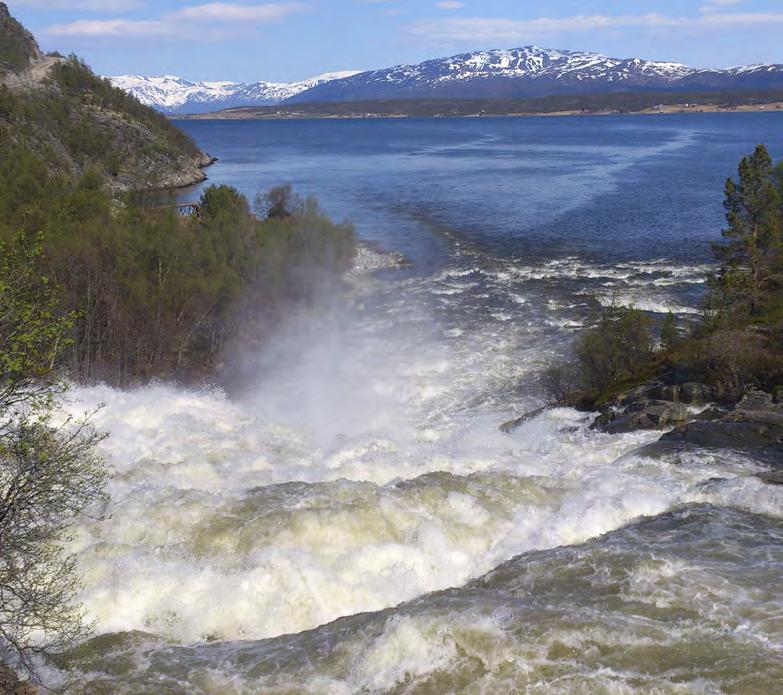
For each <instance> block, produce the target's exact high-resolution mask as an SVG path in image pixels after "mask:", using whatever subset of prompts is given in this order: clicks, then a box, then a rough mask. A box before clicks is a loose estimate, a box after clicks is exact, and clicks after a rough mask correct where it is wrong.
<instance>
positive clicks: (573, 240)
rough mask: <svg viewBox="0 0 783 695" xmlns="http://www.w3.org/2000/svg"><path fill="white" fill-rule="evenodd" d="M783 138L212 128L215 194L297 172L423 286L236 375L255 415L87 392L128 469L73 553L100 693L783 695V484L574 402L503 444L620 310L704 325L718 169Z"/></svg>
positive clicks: (729, 129) (350, 309)
mask: <svg viewBox="0 0 783 695" xmlns="http://www.w3.org/2000/svg"><path fill="white" fill-rule="evenodd" d="M782 124H783V122H782V121H781V119H780V118H779V117H777V115H774V116H767V117H766V120H765V117H764V116H757V115H746V114H742V115H739V116H736V117H735V116H728V117H727V116H723V117H715V116H704V117H701V116H692V117H690V118H685V119H682V118H676V117H675V118H671V119H669V118H661V119H659V120H653V119H630V118H629V119H619V118H618V119H552V120H546V121H544V120H542V119H497V120H495V119H493V120H492V121H482V122H478V121H475V122H472V121H458V122H454V121H444V122H442V123H439V122H434V121H426V122H413V121H412V122H404V123H394V122H382V123H374V122H370V123H365V122H361V123H350V124H349V123H343V122H340V123H334V122H317V123H315V122H302V123H291V122H284V123H278V122H274V123H223V122H215V123H209V122H206V123H205V122H193V123H187V124H186V127H187V128H189V129H190V130H191V132H192V134H193V135H194V136H195V137H196V138H197V140H198V141H199V144H200V145H201V146H202V147H204V148H205V149H206V150H207V151H210V152H212V153H213V154H216V155H218V156H219V157H221V162H220V163H219V164H218V165H217V166H216V167H215V168H214V170H212V171H211V176H212V179H213V180H214V181H216V182H217V181H219V182H228V183H232V184H237V185H238V186H239V187H240V188H242V189H243V190H244V191H245V192H248V193H252V192H253V191H254V189H256V188H258V187H261V188H263V187H268V186H270V185H272V184H274V183H278V182H280V181H281V180H286V181H292V182H293V183H294V184H295V185H296V186H297V188H299V189H301V190H302V192H305V193H311V192H312V193H317V194H319V195H320V197H321V200H322V203H323V204H324V206H325V207H326V208H327V210H329V211H330V212H331V213H332V214H334V215H337V216H347V217H350V218H351V219H352V220H354V221H355V222H356V223H357V224H358V227H359V232H360V235H361V236H362V237H363V238H365V239H372V240H377V241H380V242H381V243H382V244H383V245H384V246H385V247H386V248H387V249H389V250H395V251H400V252H402V253H404V254H405V255H406V256H407V257H408V258H409V259H410V262H411V265H410V266H408V267H405V268H400V269H390V270H384V271H382V272H380V273H375V274H367V273H357V274H356V275H355V276H354V277H353V278H352V279H351V281H350V288H349V289H348V290H347V291H346V293H345V294H344V296H339V297H325V298H324V301H323V304H322V305H321V306H319V307H316V308H315V309H313V310H311V311H308V312H304V313H301V314H297V315H292V316H291V317H290V320H289V321H287V322H286V324H285V325H284V326H282V327H281V329H280V331H279V332H278V333H277V334H276V336H275V337H274V339H273V340H272V341H271V342H270V343H269V344H268V345H266V346H265V347H264V349H263V351H262V352H261V353H260V354H254V355H231V354H228V355H226V356H225V359H229V360H230V359H237V360H239V359H242V360H245V361H246V362H247V363H249V364H252V365H253V369H252V370H251V371H249V372H248V374H247V378H246V379H245V383H244V384H243V385H242V388H240V389H238V390H237V392H236V393H233V392H232V394H231V395H230V396H228V395H226V394H225V393H223V392H221V391H219V390H186V389H181V388H177V387H174V386H170V385H163V384H160V385H152V386H149V387H147V388H144V389H138V390H132V391H124V392H121V391H117V390H114V389H110V388H108V387H94V388H79V389H76V390H75V391H74V393H73V396H74V402H73V403H72V405H71V407H72V409H73V410H74V411H76V412H81V411H82V410H84V409H85V408H89V407H93V406H95V405H97V404H99V403H105V404H106V405H105V407H104V408H103V410H101V411H100V412H99V413H98V415H97V417H96V424H97V426H98V427H99V429H102V430H104V431H107V432H109V433H110V435H111V436H110V438H109V439H107V440H106V441H105V442H104V444H103V445H102V446H103V452H104V454H105V455H106V458H107V460H108V461H109V463H110V465H111V466H112V467H113V470H114V475H113V478H112V481H111V486H110V492H111V497H112V499H111V502H110V504H109V506H108V508H107V509H106V510H105V511H104V513H103V514H102V515H100V518H99V519H95V520H86V521H85V522H84V524H83V525H82V526H81V527H80V528H79V530H78V533H77V535H76V538H75V540H74V546H73V547H74V550H75V551H76V552H77V553H78V557H79V562H80V565H81V567H82V569H83V572H84V578H85V588H84V592H83V595H82V599H83V600H84V603H85V606H86V609H87V613H88V616H89V617H90V618H91V619H92V620H94V621H95V623H96V629H97V633H98V635H99V636H98V637H97V638H96V639H95V640H94V641H92V642H90V643H88V644H86V645H84V646H83V647H82V648H80V649H79V650H77V652H76V653H75V654H74V655H72V659H73V663H74V664H75V665H76V666H77V669H78V670H79V671H80V672H81V673H82V674H83V675H82V676H81V677H80V678H81V680H80V682H79V683H77V684H73V685H72V686H71V692H94V693H209V694H217V693H220V694H224V693H231V694H233V693H242V694H245V693H248V694H249V693H302V692H307V693H339V694H342V693H359V692H361V693H438V694H440V693H447V692H459V693H506V692H541V693H544V692H547V693H550V692H551V693H560V692H573V693H582V692H597V693H603V692H606V693H630V692H660V693H693V692H699V693H718V692H721V693H722V692H726V693H730V692H735V693H742V692H758V693H774V692H779V688H776V687H775V686H776V685H777V684H779V683H780V682H781V680H783V666H781V664H783V623H781V616H780V605H781V600H782V599H783V595H781V590H780V587H779V584H780V582H779V577H780V575H781V571H783V551H781V548H783V545H782V544H781V541H783V525H782V524H783V519H781V517H782V516H783V514H782V513H781V512H782V511H783V488H781V487H779V486H773V485H768V484H766V483H764V482H762V480H761V479H759V478H758V477H757V476H756V474H757V473H759V472H760V471H762V470H763V468H762V466H761V464H759V463H757V462H754V461H752V460H750V459H747V458H745V457H743V456H741V455H739V454H736V453H733V452H718V453H714V452H713V453H708V452H678V451H670V452H668V453H666V452H664V453H661V454H660V455H657V456H651V455H645V454H643V453H642V452H640V451H638V449H639V447H641V446H642V445H644V444H647V443H649V442H651V441H654V440H656V439H657V437H658V436H659V435H658V433H655V432H641V433H633V434H627V435H606V434H600V433H596V432H593V431H591V430H590V429H589V425H590V422H591V418H590V416H588V415H585V414H582V413H578V412H576V411H573V410H570V409H555V410H550V411H547V412H545V413H544V414H542V415H540V416H538V417H536V418H534V419H532V420H530V421H528V422H526V423H525V424H524V425H523V426H522V427H521V428H520V429H519V430H517V431H516V432H515V433H514V434H512V435H505V434H502V433H501V432H500V431H499V430H498V425H499V424H500V423H502V422H503V421H505V420H507V419H509V418H511V417H514V416H516V415H519V414H522V413H524V412H527V411H529V410H531V409H533V408H536V407H537V406H539V405H541V404H542V403H543V400H542V399H543V395H542V390H541V387H540V384H539V377H540V374H541V372H542V371H543V369H544V368H545V367H546V366H547V365H549V364H551V363H552V362H553V361H554V360H556V359H558V358H559V357H561V356H562V355H563V354H565V352H566V351H567V349H568V345H569V343H570V341H571V340H572V338H573V336H574V335H575V332H576V331H578V330H579V329H580V328H581V327H582V326H584V325H586V324H587V323H588V322H589V321H590V317H591V316H593V315H594V313H595V311H596V310H597V309H598V308H599V307H600V306H601V305H603V304H606V303H608V302H622V303H628V304H633V305H636V306H641V307H642V308H645V309H647V310H649V311H651V312H657V313H661V312H665V311H669V310H672V311H675V312H677V313H679V314H680V317H681V319H682V320H688V317H689V316H690V312H693V311H694V310H695V307H696V306H697V303H698V298H699V295H700V293H701V292H702V291H703V283H704V278H705V275H706V273H707V272H708V271H709V264H708V263H709V253H708V248H705V247H707V241H708V240H709V239H710V238H715V236H716V235H717V234H718V233H719V229H720V218H721V209H720V199H721V194H720V183H718V186H717V188H715V180H718V181H720V180H721V179H723V178H725V177H726V176H728V175H730V174H731V173H732V168H733V167H734V166H735V165H736V160H737V159H738V158H739V155H741V154H744V153H745V152H746V151H748V150H749V149H750V148H751V147H752V145H749V144H748V142H750V141H752V142H753V144H755V141H756V140H757V139H761V140H764V141H766V142H767V143H768V144H769V145H770V149H771V150H772V151H773V152H776V153H779V152H783V129H781V128H780V125H782ZM751 125H752V126H753V128H755V132H749V131H750V130H751ZM349 126H350V127H349ZM349 134H350V137H349ZM762 135H764V136H765V137H762ZM746 145H747V146H746ZM327 163H328V168H327V166H326V165H327ZM664 172H666V174H665V175H664ZM685 178H688V179H689V180H690V185H689V186H688V187H687V190H686V189H684V188H683V189H678V186H677V182H681V181H683V180H684V179H685ZM663 184H665V186H663ZM662 186H663V187H662ZM650 208H654V210H655V214H649V212H648V211H649V209H650ZM697 218H698V219H699V222H698V224H694V220H696V219H697ZM531 249H532V250H531ZM528 251H530V252H528ZM433 592H435V593H433ZM333 621H338V622H333ZM85 683H86V685H85Z"/></svg>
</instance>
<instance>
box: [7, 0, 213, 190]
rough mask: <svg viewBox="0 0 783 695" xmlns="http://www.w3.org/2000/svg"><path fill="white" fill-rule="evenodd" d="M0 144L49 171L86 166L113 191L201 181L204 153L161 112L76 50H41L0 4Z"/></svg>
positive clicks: (207, 160)
mask: <svg viewBox="0 0 783 695" xmlns="http://www.w3.org/2000/svg"><path fill="white" fill-rule="evenodd" d="M0 143H3V144H4V145H5V147H4V152H5V153H6V154H5V156H7V152H8V151H9V147H8V146H9V145H16V146H24V147H26V148H28V149H30V150H32V151H34V152H36V153H37V154H39V155H40V156H41V157H42V158H43V159H44V161H45V162H46V163H47V166H48V168H49V169H50V170H51V171H52V172H56V173H62V174H68V175H72V176H80V175H82V174H84V173H85V172H86V171H87V170H88V169H92V170H97V171H99V172H100V173H101V175H103V176H104V177H105V185H106V186H107V187H108V188H110V189H112V190H116V191H128V190H136V189H152V188H163V187H173V186H182V185H187V184H191V183H196V182H197V181H200V180H203V179H204V178H205V177H204V174H203V173H202V172H201V168H202V167H203V166H205V165H207V164H209V163H210V162H211V161H212V160H211V159H210V158H209V157H207V156H206V155H205V154H204V153H202V152H201V151H200V150H199V149H198V147H197V146H196V144H195V143H194V142H193V141H192V140H191V139H190V138H189V137H188V136H187V135H185V133H183V132H182V131H181V130H179V129H178V128H177V127H175V126H174V125H173V124H171V123H170V122H169V121H168V120H167V119H166V118H165V117H164V116H163V115H161V114H159V113H157V112H156V111H154V110H153V109H151V108H148V107H147V106H144V105H143V104H141V103H140V102H139V101H138V100H136V99H135V98H133V97H131V96H129V95H128V94H126V93H125V92H123V91H122V90H120V89H116V88H115V87H113V86H112V85H111V83H110V82H109V81H108V80H105V79H103V78H101V77H98V76H97V75H95V74H94V73H93V72H92V70H90V68H89V67H88V66H87V65H86V64H85V63H84V62H83V61H82V60H80V59H79V58H77V57H76V56H70V57H68V58H64V57H63V56H60V55H57V54H49V55H45V54H44V53H43V52H42V51H41V49H40V48H39V46H38V44H37V43H36V41H35V38H34V37H33V36H32V35H31V34H30V33H29V32H28V31H26V30H25V29H24V27H22V25H21V24H19V23H18V22H17V21H16V20H15V19H14V18H13V17H11V15H10V14H9V12H8V8H7V7H6V5H5V4H3V3H0Z"/></svg>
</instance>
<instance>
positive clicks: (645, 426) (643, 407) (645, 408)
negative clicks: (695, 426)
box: [592, 401, 688, 434]
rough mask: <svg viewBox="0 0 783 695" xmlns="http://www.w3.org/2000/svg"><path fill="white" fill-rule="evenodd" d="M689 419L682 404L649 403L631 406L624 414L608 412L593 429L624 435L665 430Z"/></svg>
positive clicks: (600, 417) (597, 421) (594, 424)
mask: <svg viewBox="0 0 783 695" xmlns="http://www.w3.org/2000/svg"><path fill="white" fill-rule="evenodd" d="M687 419H688V408H687V407H686V406H685V405H683V404H681V403H672V402H669V401H648V402H646V403H635V404H632V405H631V406H629V408H628V409H627V410H626V412H625V413H624V414H619V415H618V414H615V413H614V412H613V411H607V412H606V413H603V414H602V415H599V416H598V417H597V418H596V419H595V421H594V422H593V425H592V427H593V429H597V430H600V431H602V432H607V433H608V434H623V433H625V432H633V431H634V430H651V429H663V428H664V427H668V426H671V425H673V424H677V423H681V422H684V421H685V420H687Z"/></svg>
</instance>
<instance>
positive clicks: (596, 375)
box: [576, 307, 653, 390]
mask: <svg viewBox="0 0 783 695" xmlns="http://www.w3.org/2000/svg"><path fill="white" fill-rule="evenodd" d="M651 327H652V322H651V320H650V318H649V316H647V314H645V313H644V312H643V311H639V310H638V309H629V308H625V307H611V308H609V309H606V310H605V311H604V312H603V314H602V315H601V317H600V319H599V321H598V325H597V326H596V327H595V328H592V329H590V330H588V331H586V332H585V333H584V334H583V335H582V336H581V338H580V339H579V340H578V342H577V345H576V360H577V371H578V375H579V379H580V381H581V383H582V384H583V385H584V386H585V387H586V388H588V389H596V390H604V389H606V388H608V387H609V386H611V385H612V384H613V383H615V382H616V381H618V380H621V379H623V378H627V377H630V376H632V375H633V374H634V373H635V372H636V371H637V370H638V369H639V368H640V367H642V366H643V365H644V364H646V363H647V362H648V361H649V360H650V358H651V357H652V355H653V342H652V338H651V333H650V331H651Z"/></svg>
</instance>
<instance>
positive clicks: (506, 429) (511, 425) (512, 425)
mask: <svg viewBox="0 0 783 695" xmlns="http://www.w3.org/2000/svg"><path fill="white" fill-rule="evenodd" d="M552 407H553V406H552V404H548V405H544V406H541V407H540V408H536V409H535V410H531V411H530V412H529V413H525V414H524V415H523V416H522V417H518V418H516V419H514V420H509V421H508V422H504V423H503V424H502V425H501V426H500V431H501V432H503V433H504V434H511V433H512V432H514V431H515V430H516V429H518V428H519V427H520V426H521V425H523V424H524V423H526V422H527V421H528V420H532V419H533V418H534V417H538V416H539V415H541V413H543V412H545V411H546V410H549V408H552Z"/></svg>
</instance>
